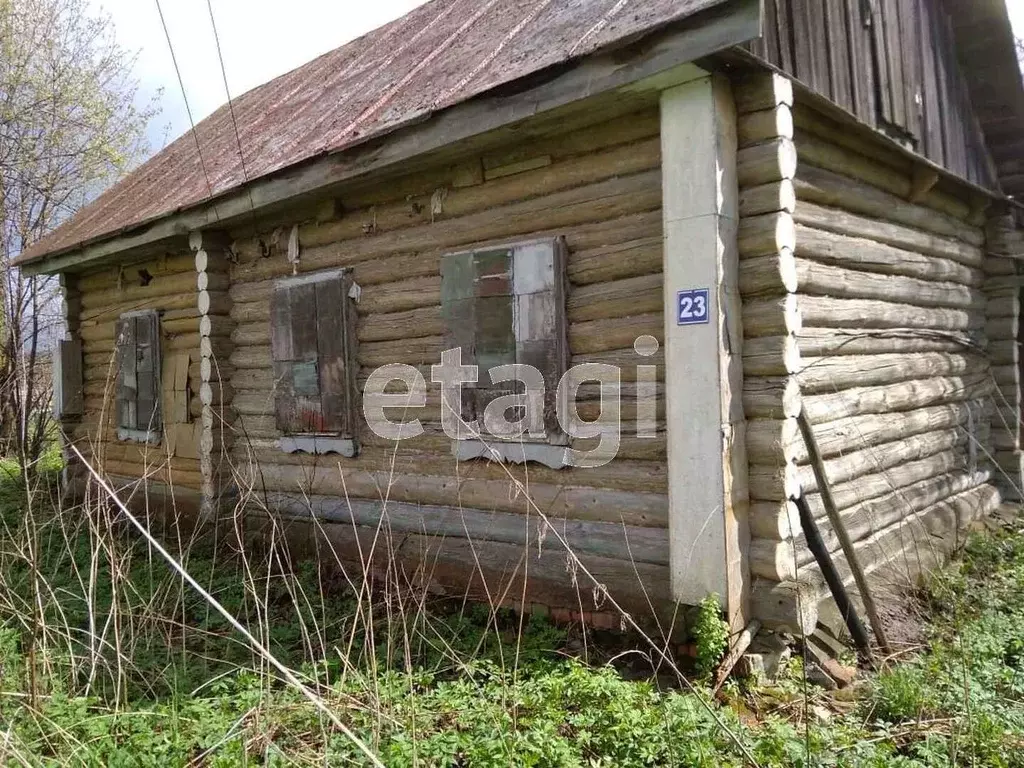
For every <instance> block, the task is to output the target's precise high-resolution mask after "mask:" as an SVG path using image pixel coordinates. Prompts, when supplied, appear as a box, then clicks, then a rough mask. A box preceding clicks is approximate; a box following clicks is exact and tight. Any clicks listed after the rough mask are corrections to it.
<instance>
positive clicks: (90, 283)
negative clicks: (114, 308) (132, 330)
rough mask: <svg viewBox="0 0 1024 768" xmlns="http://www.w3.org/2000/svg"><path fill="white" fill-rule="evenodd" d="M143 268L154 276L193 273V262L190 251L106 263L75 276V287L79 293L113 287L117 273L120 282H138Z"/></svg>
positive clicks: (115, 285) (116, 281)
mask: <svg viewBox="0 0 1024 768" xmlns="http://www.w3.org/2000/svg"><path fill="white" fill-rule="evenodd" d="M143 269H144V270H146V271H147V272H148V273H149V274H150V275H152V276H153V277H154V278H156V277H167V276H169V275H178V274H182V273H191V274H193V275H194V274H195V264H194V263H193V260H192V254H191V253H180V254H169V255H166V256H161V257H159V258H155V259H154V258H150V259H147V260H144V261H136V262H133V263H130V264H124V263H121V264H115V265H113V266H110V265H107V266H104V267H100V268H98V269H94V270H90V271H88V272H85V273H83V274H81V275H78V276H77V277H76V280H75V283H76V285H75V288H76V290H77V291H78V292H79V293H84V292H86V291H97V290H103V289H106V288H115V287H117V283H118V274H119V273H120V275H121V277H120V279H121V282H122V283H128V282H132V281H133V279H134V280H135V282H138V279H139V277H138V273H139V271H140V270H143Z"/></svg>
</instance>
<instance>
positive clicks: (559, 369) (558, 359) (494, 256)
mask: <svg viewBox="0 0 1024 768" xmlns="http://www.w3.org/2000/svg"><path fill="white" fill-rule="evenodd" d="M565 282H566V278H565V243H564V240H562V239H561V238H558V239H553V240H544V241H540V242H529V243H520V244H513V245H508V246H502V247H495V248H484V249H480V250H476V251H467V252H463V253H452V254H448V255H446V256H445V257H444V259H443V260H442V262H441V304H442V315H443V319H444V326H445V347H444V348H445V349H452V348H455V347H459V348H461V350H462V363H463V364H464V365H476V366H478V368H479V381H478V382H477V384H476V385H475V386H473V385H469V386H466V387H464V388H463V400H462V417H463V419H465V420H466V421H472V420H473V419H479V420H481V423H482V422H483V420H484V412H485V409H486V408H487V405H488V403H490V402H492V401H493V400H495V399H496V398H498V397H503V396H507V395H510V394H522V393H523V387H524V385H523V383H522V382H519V381H505V382H498V383H493V382H492V381H491V377H490V375H489V370H490V369H491V368H493V367H495V366H499V365H510V364H514V363H519V364H524V365H531V366H533V367H534V368H536V369H537V370H538V371H540V373H541V374H542V376H543V378H544V385H545V394H544V403H543V408H544V414H543V416H544V418H543V422H544V434H543V435H542V436H538V435H524V436H523V439H530V438H531V437H532V438H534V439H538V440H542V441H546V442H551V443H555V444H562V443H564V441H565V440H564V438H565V436H564V434H563V433H562V431H561V429H560V428H559V425H558V415H557V408H556V400H557V397H556V396H557V390H558V382H559V380H560V379H561V377H562V375H563V374H564V373H565V371H566V369H567V368H568V341H567V333H566V319H565ZM505 418H506V420H507V421H509V422H515V421H518V420H519V419H521V418H523V414H522V413H519V414H512V413H508V414H507V415H506V416H505Z"/></svg>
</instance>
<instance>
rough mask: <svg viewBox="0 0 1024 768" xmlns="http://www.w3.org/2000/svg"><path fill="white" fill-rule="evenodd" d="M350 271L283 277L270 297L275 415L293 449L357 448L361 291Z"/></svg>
mask: <svg viewBox="0 0 1024 768" xmlns="http://www.w3.org/2000/svg"><path fill="white" fill-rule="evenodd" d="M357 295H358V288H357V287H356V286H355V284H354V283H353V282H352V278H351V276H350V274H349V273H348V272H347V271H345V270H339V271H333V272H326V273H318V274H312V275H303V276H302V277H294V278H289V279H287V280H281V281H279V282H278V283H277V284H276V285H275V286H274V293H273V296H272V298H271V302H270V346H271V357H272V358H273V363H274V386H275V397H274V400H275V414H276V419H277V428H278V429H279V430H281V432H282V433H284V437H282V438H281V440H280V441H279V445H280V447H281V449H282V450H284V451H287V452H288V453H295V452H300V451H301V452H306V453H339V454H341V455H343V456H354V455H355V454H356V449H357V447H356V443H355V425H356V421H355V413H356V394H355V393H356V382H355V375H356V370H357V368H356V362H355V325H356V312H355V305H354V302H355V298H354V297H355V296H357Z"/></svg>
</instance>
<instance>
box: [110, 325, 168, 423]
mask: <svg viewBox="0 0 1024 768" xmlns="http://www.w3.org/2000/svg"><path fill="white" fill-rule="evenodd" d="M116 333H117V335H116V339H117V362H118V390H117V436H118V439H120V440H139V441H143V442H158V441H159V439H160V432H161V416H160V318H159V316H158V315H157V313H156V312H153V311H146V312H129V313H128V314H124V315H121V317H120V318H119V319H118V321H117V328H116Z"/></svg>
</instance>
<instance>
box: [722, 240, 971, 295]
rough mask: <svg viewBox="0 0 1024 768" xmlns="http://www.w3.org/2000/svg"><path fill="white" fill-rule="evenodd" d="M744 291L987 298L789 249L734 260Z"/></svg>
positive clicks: (948, 285)
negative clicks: (841, 264)
mask: <svg viewBox="0 0 1024 768" xmlns="http://www.w3.org/2000/svg"><path fill="white" fill-rule="evenodd" d="M739 280H740V290H741V291H742V292H743V294H744V295H756V294H776V295H778V294H782V293H793V292H800V293H804V294H809V295H819V296H828V297H832V298H840V299H877V300H881V301H892V302H899V303H903V304H911V305H914V306H922V307H953V308H969V309H977V310H982V309H984V307H985V302H986V301H987V298H986V296H985V294H984V293H982V292H981V291H980V290H979V289H976V288H971V287H968V286H966V285H961V284H959V283H951V282H945V283H943V282H936V281H933V280H921V279H919V278H915V277H905V276H903V275H891V274H890V275H884V274H877V273H873V272H864V271H861V270H859V269H846V268H844V267H838V266H835V265H833V264H825V263H822V262H818V261H813V260H811V259H805V258H801V257H797V256H794V255H793V252H792V251H790V250H789V249H783V250H782V251H779V252H776V253H772V254H771V255H765V256H759V257H756V258H750V259H744V260H742V261H741V262H740V271H739Z"/></svg>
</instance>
